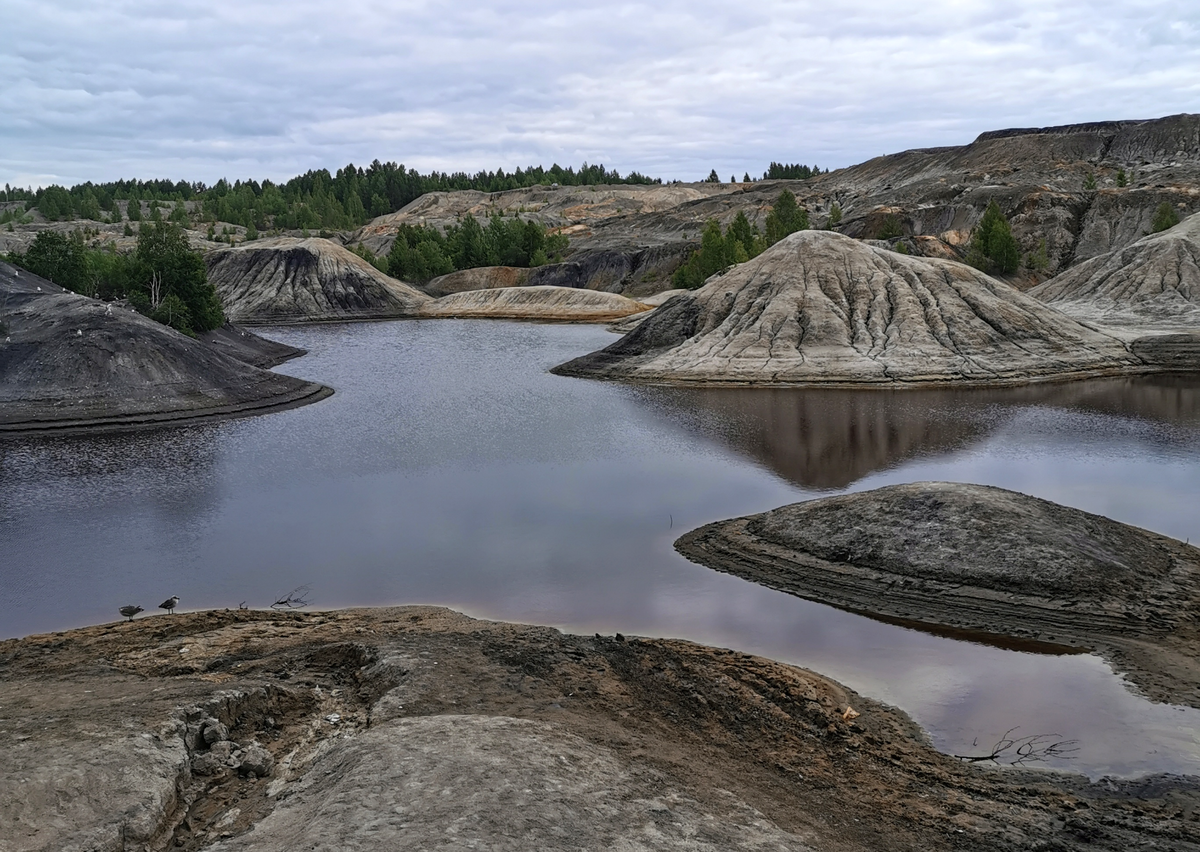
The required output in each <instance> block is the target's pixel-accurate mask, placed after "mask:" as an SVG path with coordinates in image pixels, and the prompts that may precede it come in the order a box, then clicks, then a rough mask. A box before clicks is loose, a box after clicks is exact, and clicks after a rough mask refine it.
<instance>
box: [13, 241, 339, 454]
mask: <svg viewBox="0 0 1200 852" xmlns="http://www.w3.org/2000/svg"><path fill="white" fill-rule="evenodd" d="M0 326H2V328H0V335H2V336H0V433H3V432H14V431H28V430H42V429H76V428H78V429H86V428H111V427H119V426H136V425H144V424H151V423H157V422H177V421H180V420H190V419H193V418H197V417H211V416H233V415H240V414H250V413H255V412H259V411H263V410H267V409H272V408H278V407H287V406H293V405H299V404H303V403H306V402H313V401H316V400H318V399H322V398H324V397H325V396H327V395H328V394H329V393H330V392H331V391H330V390H329V389H328V388H326V387H324V386H322V385H319V384H315V383H313V382H306V381H302V380H300V379H294V378H292V377H290V376H283V375H279V374H278V373H272V372H269V371H267V370H264V369H260V368H258V367H255V366H253V365H252V364H249V363H247V362H246V361H243V360H240V359H239V358H237V357H233V356H232V355H228V354H225V353H224V352H222V351H219V349H218V348H217V347H216V345H214V344H212V343H208V342H205V341H203V340H195V339H193V338H190V337H187V336H185V335H183V334H180V333H179V332H177V331H175V330H174V329H171V328H168V327H167V326H165V325H161V324H159V323H157V322H154V321H153V320H150V319H147V318H146V317H143V316H142V315H140V314H138V313H136V312H135V311H132V310H130V309H128V308H125V307H120V306H117V305H113V304H108V303H105V302H101V301H97V300H96V299H89V298H87V297H85V296H80V295H77V294H75V293H70V292H68V291H66V290H63V289H62V288H61V287H59V286H57V285H55V284H52V283H51V282H49V281H46V280H45V279H43V278H39V277H38V276H36V275H31V274H30V273H28V272H25V271H23V270H19V269H17V268H16V267H14V266H10V265H8V264H6V263H0Z"/></svg>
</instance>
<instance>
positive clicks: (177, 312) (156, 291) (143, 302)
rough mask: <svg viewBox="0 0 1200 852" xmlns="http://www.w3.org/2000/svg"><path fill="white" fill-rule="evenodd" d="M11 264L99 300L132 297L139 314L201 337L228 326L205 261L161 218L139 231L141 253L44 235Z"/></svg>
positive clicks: (16, 254)
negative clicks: (202, 334) (98, 246)
mask: <svg viewBox="0 0 1200 852" xmlns="http://www.w3.org/2000/svg"><path fill="white" fill-rule="evenodd" d="M7 259H8V261H9V262H10V263H12V264H13V265H15V266H19V267H21V268H23V269H27V270H28V271H30V272H32V273H34V274H35V275H40V276H41V277H43V278H46V279H48V280H50V281H53V282H54V283H55V284H57V285H59V286H60V287H65V288H66V289H68V290H71V291H73V292H75V293H79V294H81V295H84V296H89V297H91V298H93V299H104V300H106V301H111V300H114V299H128V301H129V304H130V305H131V306H132V307H133V308H134V309H135V310H136V311H138V312H139V313H141V314H145V315H146V316H148V317H150V318H151V319H154V320H157V321H158V322H161V323H163V324H164V325H169V326H171V327H172V328H174V329H176V330H178V331H181V332H183V333H184V334H189V335H195V334H198V333H200V332H204V331H209V330H210V329H214V328H217V327H218V326H220V325H222V324H223V323H224V322H225V316H224V312H223V311H222V310H221V300H220V298H219V297H218V296H217V290H216V288H215V287H214V286H213V285H212V284H211V283H209V281H208V273H207V271H206V269H205V267H204V258H203V256H202V255H201V254H200V252H198V251H194V250H193V249H192V248H191V246H190V245H189V244H188V240H187V235H186V234H185V233H184V231H183V229H182V228H181V227H180V226H179V225H178V224H177V223H175V222H167V221H163V220H161V219H160V220H158V221H156V222H153V223H147V224H145V225H143V226H142V227H141V228H140V229H139V231H138V239H137V249H136V250H135V251H134V252H133V253H132V254H121V253H119V252H117V251H116V250H115V249H114V248H112V247H111V246H110V247H107V248H92V247H89V246H87V245H86V244H85V243H84V239H83V234H82V233H80V232H79V231H75V232H74V233H72V234H69V235H67V234H60V233H58V232H57V231H49V230H47V231H41V232H39V233H38V235H37V237H36V238H35V239H34V241H33V243H32V244H31V245H30V246H29V249H28V250H27V251H25V252H24V253H21V252H12V253H10V254H9V255H8V258H7Z"/></svg>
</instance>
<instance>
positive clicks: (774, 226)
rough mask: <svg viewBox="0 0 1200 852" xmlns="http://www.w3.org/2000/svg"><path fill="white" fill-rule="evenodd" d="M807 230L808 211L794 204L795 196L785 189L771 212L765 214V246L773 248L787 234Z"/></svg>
mask: <svg viewBox="0 0 1200 852" xmlns="http://www.w3.org/2000/svg"><path fill="white" fill-rule="evenodd" d="M807 229H808V211H807V210H805V209H804V208H802V207H800V205H798V204H797V203H796V196H794V195H793V194H792V193H791V191H790V190H787V189H785V190H784V191H783V192H781V193H779V197H778V198H776V199H775V204H774V206H773V207H772V208H771V212H770V213H768V214H767V223H766V239H767V245H768V246H773V245H775V243H777V242H779V241H780V240H782V239H783V238H784V237H786V236H787V235H788V234H794V233H795V232H796V231H804V230H807Z"/></svg>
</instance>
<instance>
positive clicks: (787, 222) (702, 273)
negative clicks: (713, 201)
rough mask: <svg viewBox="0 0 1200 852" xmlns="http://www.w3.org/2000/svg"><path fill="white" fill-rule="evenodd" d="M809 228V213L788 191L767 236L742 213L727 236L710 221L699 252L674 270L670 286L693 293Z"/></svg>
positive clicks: (780, 199) (772, 216) (771, 215)
mask: <svg viewBox="0 0 1200 852" xmlns="http://www.w3.org/2000/svg"><path fill="white" fill-rule="evenodd" d="M808 227H809V222H808V211H807V210H805V209H804V208H803V207H801V206H800V205H799V204H797V203H796V196H795V195H793V194H792V193H791V192H789V191H788V190H786V189H785V190H784V191H783V192H781V193H779V196H778V197H777V198H776V199H775V204H774V206H773V207H772V208H771V212H770V213H768V214H767V221H766V234H765V235H764V234H760V233H759V231H758V228H757V227H755V226H754V225H751V224H750V220H749V219H747V218H746V214H745V213H743V212H742V211H740V210H739V211H738V214H737V216H735V217H734V219H733V221H732V222H730V223H729V227H728V228H727V229H726V230H725V232H724V233H722V232H721V225H720V223H719V222H717V220H716V219H709V220H708V221H707V222H705V223H704V231H703V233H702V234H701V235H700V248H699V249H697V250H696V251H694V252H692V254H691V256H690V257H688V259H687V260H686V261H685V262H684V263H683V265H681V266H680V267H679V268H678V269H676V270H675V274H674V275H672V276H671V283H672V284H673V285H674V286H676V287H686V288H687V289H689V290H694V289H696V288H697V287H699V286H700V285H701V284H703V283H704V282H705V280H707V279H708V278H709V277H710V276H712V275H716V274H717V273H718V272H724V271H725V270H726V269H728V268H729V267H730V266H732V265H734V264H735V263H745V262H746V261H747V260H750V258H752V257H757V256H758V255H760V254H762V253H763V251H765V250H766V249H767V248H769V247H770V246H773V245H775V243H777V242H779V241H780V240H782V239H783V238H784V237H786V236H787V235H788V234H793V233H795V232H796V231H805V230H808Z"/></svg>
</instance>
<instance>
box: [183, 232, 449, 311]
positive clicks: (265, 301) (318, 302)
mask: <svg viewBox="0 0 1200 852" xmlns="http://www.w3.org/2000/svg"><path fill="white" fill-rule="evenodd" d="M205 262H206V263H207V266H208V280H209V281H211V282H212V283H213V285H215V286H216V288H217V292H218V293H219V294H220V296H221V303H222V304H223V305H224V307H225V314H226V316H228V317H229V318H230V319H231V320H233V321H235V322H259V323H262V322H306V321H307V322H311V321H328V320H351V319H381V318H386V317H403V316H410V315H411V314H413V313H414V312H415V310H416V309H417V308H418V307H419V306H420V305H421V304H423V303H425V302H427V301H429V297H428V296H426V295H425V294H424V293H421V292H419V291H418V290H416V289H415V288H413V287H411V286H409V285H408V284H405V283H403V282H401V281H397V280H395V279H394V278H389V277H388V276H386V275H384V274H383V273H382V272H380V271H379V270H378V269H376V268H375V267H374V266H372V265H371V264H369V263H367V262H366V261H365V260H363V259H362V258H361V257H359V256H358V255H356V254H354V253H353V252H349V251H347V250H346V249H344V248H342V247H341V246H339V245H337V244H336V243H332V242H330V241H329V240H322V239H295V238H291V237H281V238H278V239H273V240H261V241H255V242H250V243H244V244H243V245H240V246H237V247H235V248H227V249H219V250H217V251H214V252H210V253H209V254H208V255H207V256H206V258H205Z"/></svg>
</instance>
